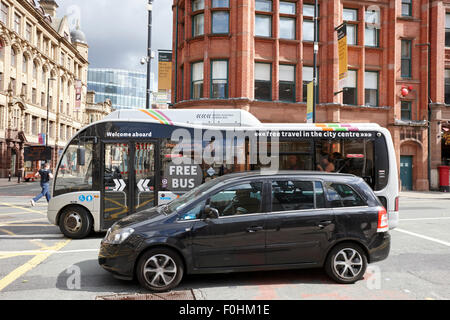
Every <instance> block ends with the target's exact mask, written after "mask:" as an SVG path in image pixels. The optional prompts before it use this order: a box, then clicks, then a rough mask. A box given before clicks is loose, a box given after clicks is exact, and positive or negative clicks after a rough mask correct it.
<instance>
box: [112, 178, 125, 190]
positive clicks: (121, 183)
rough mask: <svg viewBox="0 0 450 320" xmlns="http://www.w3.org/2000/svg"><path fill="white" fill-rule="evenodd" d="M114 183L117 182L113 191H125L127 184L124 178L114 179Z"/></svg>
mask: <svg viewBox="0 0 450 320" xmlns="http://www.w3.org/2000/svg"><path fill="white" fill-rule="evenodd" d="M113 181H114V183H115V184H116V185H115V187H114V189H113V191H123V189H125V187H126V186H127V184H126V183H125V181H123V180H122V179H114V180H113Z"/></svg>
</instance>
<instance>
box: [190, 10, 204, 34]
mask: <svg viewBox="0 0 450 320" xmlns="http://www.w3.org/2000/svg"><path fill="white" fill-rule="evenodd" d="M204 33H205V15H204V14H203V13H201V14H196V15H195V16H193V17H192V36H193V37H197V36H201V35H203V34H204Z"/></svg>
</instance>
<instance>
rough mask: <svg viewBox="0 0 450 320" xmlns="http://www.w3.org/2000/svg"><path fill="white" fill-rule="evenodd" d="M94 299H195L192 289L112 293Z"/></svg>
mask: <svg viewBox="0 0 450 320" xmlns="http://www.w3.org/2000/svg"><path fill="white" fill-rule="evenodd" d="M95 300H196V299H195V295H194V292H193V291H192V290H184V291H171V292H161V293H148V294H142V293H135V294H113V295H107V296H97V297H95Z"/></svg>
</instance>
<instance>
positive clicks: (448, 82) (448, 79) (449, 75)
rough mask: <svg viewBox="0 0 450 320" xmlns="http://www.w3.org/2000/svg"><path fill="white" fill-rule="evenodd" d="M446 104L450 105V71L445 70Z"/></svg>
mask: <svg viewBox="0 0 450 320" xmlns="http://www.w3.org/2000/svg"><path fill="white" fill-rule="evenodd" d="M445 104H450V69H445Z"/></svg>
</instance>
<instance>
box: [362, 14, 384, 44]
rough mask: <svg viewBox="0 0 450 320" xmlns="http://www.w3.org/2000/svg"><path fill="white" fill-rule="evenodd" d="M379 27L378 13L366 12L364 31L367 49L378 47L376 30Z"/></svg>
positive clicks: (378, 33)
mask: <svg viewBox="0 0 450 320" xmlns="http://www.w3.org/2000/svg"><path fill="white" fill-rule="evenodd" d="M379 26H380V12H379V11H376V10H373V11H366V30H365V35H364V37H365V45H366V46H367V47H378V46H379V42H380V40H379V37H380V30H379V29H378V28H379Z"/></svg>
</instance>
